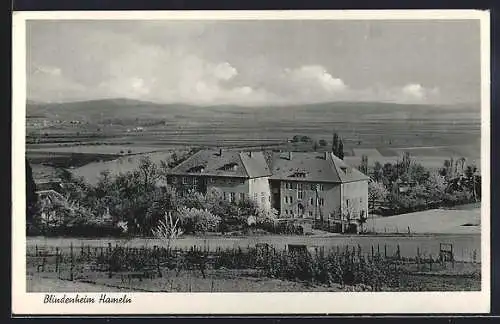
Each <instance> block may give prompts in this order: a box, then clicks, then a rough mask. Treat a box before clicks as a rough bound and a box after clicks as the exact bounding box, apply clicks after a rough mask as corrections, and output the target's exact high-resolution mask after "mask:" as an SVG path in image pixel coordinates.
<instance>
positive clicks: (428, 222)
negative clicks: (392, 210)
mask: <svg viewBox="0 0 500 324" xmlns="http://www.w3.org/2000/svg"><path fill="white" fill-rule="evenodd" d="M366 228H367V229H368V230H370V231H375V232H377V233H407V232H408V229H409V230H410V232H411V233H414V234H424V233H434V234H478V235H479V234H481V206H480V203H477V204H470V205H464V206H459V207H458V208H446V209H445V208H442V209H430V210H426V211H421V212H415V213H408V214H401V215H396V216H389V217H373V218H372V217H370V218H369V219H368V221H367V224H366Z"/></svg>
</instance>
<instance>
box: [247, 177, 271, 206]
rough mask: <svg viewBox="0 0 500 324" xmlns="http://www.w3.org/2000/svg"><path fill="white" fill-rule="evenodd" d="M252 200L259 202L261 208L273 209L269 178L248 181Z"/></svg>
mask: <svg viewBox="0 0 500 324" xmlns="http://www.w3.org/2000/svg"><path fill="white" fill-rule="evenodd" d="M248 183H249V191H248V192H249V194H250V197H249V198H250V199H253V200H255V201H256V202H257V204H258V205H259V206H260V207H263V208H270V207H271V187H270V185H269V178H268V177H260V178H253V179H249V180H248Z"/></svg>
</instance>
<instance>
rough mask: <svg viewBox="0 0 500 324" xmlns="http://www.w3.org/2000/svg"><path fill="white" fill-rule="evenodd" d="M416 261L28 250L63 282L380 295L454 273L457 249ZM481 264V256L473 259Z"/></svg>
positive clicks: (31, 260) (259, 250)
mask: <svg viewBox="0 0 500 324" xmlns="http://www.w3.org/2000/svg"><path fill="white" fill-rule="evenodd" d="M416 249H417V250H416V251H415V255H414V256H404V255H402V253H401V248H400V245H399V244H398V245H395V246H390V245H387V244H384V245H380V244H378V245H371V247H370V249H368V250H366V249H363V248H362V247H361V246H360V245H357V246H354V245H353V246H348V245H346V246H336V247H333V248H327V247H325V246H307V245H303V244H290V245H288V246H287V248H286V249H285V250H277V249H276V248H274V247H273V246H271V245H269V244H266V243H260V244H257V245H255V246H247V247H245V248H241V247H238V248H226V249H222V248H216V249H212V250H210V248H209V247H208V246H201V247H199V246H192V247H191V248H189V249H167V248H164V247H158V246H153V247H146V246H143V247H140V248H138V247H125V246H119V245H115V246H113V245H112V244H111V243H109V244H108V245H107V246H100V247H91V246H89V245H87V246H85V245H83V244H82V245H81V246H79V247H75V246H73V245H72V244H71V245H70V246H69V248H60V247H54V248H50V247H39V246H38V245H36V246H35V247H34V248H33V247H32V248H29V249H28V251H27V262H28V264H27V268H28V269H31V270H32V271H36V272H53V273H56V274H57V277H58V278H62V277H64V278H65V279H69V280H78V279H81V278H84V277H85V276H88V275H89V273H94V274H95V273H101V274H102V275H105V276H106V277H108V278H113V277H120V278H121V279H122V281H124V280H128V281H129V282H130V280H132V279H133V278H137V279H139V280H141V281H142V280H144V279H148V278H149V279H153V278H161V277H162V276H164V273H165V271H169V270H171V271H174V272H175V273H176V275H178V274H179V273H180V272H181V271H191V272H192V271H195V272H197V273H198V274H199V275H200V276H202V277H203V278H206V275H207V271H209V270H218V269H223V268H225V269H235V270H238V269H253V270H255V272H256V275H258V276H260V277H270V278H280V279H287V280H293V281H306V282H319V283H332V282H334V283H342V284H349V285H350V284H366V285H369V286H370V287H372V288H373V289H374V290H380V289H381V287H382V286H383V285H385V284H388V283H389V282H397V281H398V276H399V275H400V274H402V273H428V272H433V271H440V270H446V269H454V268H455V264H456V262H457V261H456V259H455V257H454V251H453V248H451V249H450V248H449V247H448V246H443V245H442V246H440V250H439V253H437V254H430V253H425V252H424V251H421V249H420V248H419V247H417V248H416ZM471 258H472V260H473V261H472V263H476V262H477V261H478V259H477V251H474V255H472V256H471Z"/></svg>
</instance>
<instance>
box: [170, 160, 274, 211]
mask: <svg viewBox="0 0 500 324" xmlns="http://www.w3.org/2000/svg"><path fill="white" fill-rule="evenodd" d="M270 176H271V172H270V170H269V166H268V165H267V163H266V160H265V158H264V154H263V153H262V152H235V151H223V150H205V151H199V152H197V153H195V154H194V155H193V156H191V157H190V158H188V159H187V160H185V161H184V162H182V163H181V164H179V165H178V166H176V167H175V168H174V169H173V170H171V172H170V173H169V175H168V176H167V183H168V184H170V185H172V186H173V187H175V188H176V189H177V190H178V191H179V192H180V193H181V194H186V193H187V192H189V191H190V190H195V191H198V192H202V193H206V192H208V191H209V190H217V191H219V192H220V194H221V195H222V196H223V197H224V199H226V200H228V201H230V202H238V201H241V200H244V199H253V200H254V201H256V202H257V203H258V205H259V206H262V207H264V208H265V207H270V206H271V190H270V187H269V177H270Z"/></svg>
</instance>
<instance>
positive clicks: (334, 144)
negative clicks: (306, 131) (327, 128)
mask: <svg viewBox="0 0 500 324" xmlns="http://www.w3.org/2000/svg"><path fill="white" fill-rule="evenodd" d="M338 152H339V135H338V134H337V133H333V141H332V153H333V154H334V155H335V156H338Z"/></svg>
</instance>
